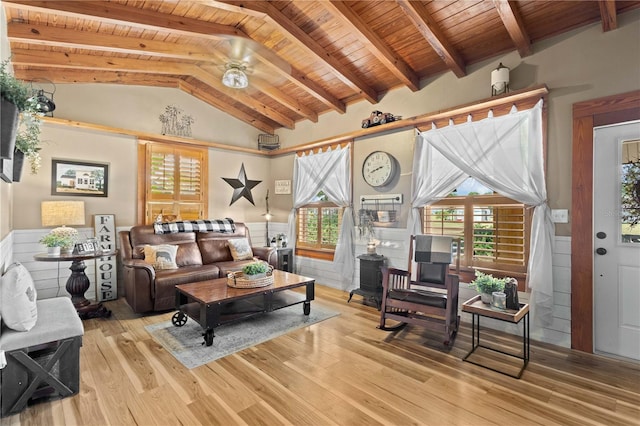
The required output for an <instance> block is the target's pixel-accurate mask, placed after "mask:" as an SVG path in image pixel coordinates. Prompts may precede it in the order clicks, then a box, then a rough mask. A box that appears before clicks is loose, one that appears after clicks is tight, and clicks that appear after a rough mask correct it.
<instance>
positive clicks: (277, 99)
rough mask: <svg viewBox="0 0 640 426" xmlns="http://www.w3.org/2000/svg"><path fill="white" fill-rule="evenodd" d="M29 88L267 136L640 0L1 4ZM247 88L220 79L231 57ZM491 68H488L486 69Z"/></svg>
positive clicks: (15, 60) (606, 26) (605, 26)
mask: <svg viewBox="0 0 640 426" xmlns="http://www.w3.org/2000/svg"><path fill="white" fill-rule="evenodd" d="M2 4H3V6H4V8H5V14H6V17H7V22H8V24H7V28H8V37H9V40H10V43H11V52H12V56H11V62H12V64H13V67H14V70H15V73H16V75H17V76H18V77H19V78H21V79H24V80H27V81H35V82H38V81H51V82H53V83H112V84H124V85H145V86H161V87H175V88H178V89H180V90H183V91H185V92H187V93H189V94H191V95H192V96H195V97H197V98H199V99H201V100H202V101H204V102H206V103H208V104H210V105H212V106H213V107H215V108H218V109H220V110H222V111H225V112H226V113H228V114H230V115H232V116H234V117H236V118H238V119H239V120H242V121H244V122H246V123H249V124H251V125H252V126H254V127H256V128H257V129H259V130H260V131H262V132H266V133H270V134H273V133H274V131H275V130H276V129H279V128H288V129H292V128H294V126H295V124H296V123H297V122H299V121H302V120H310V121H312V122H317V121H318V115H320V114H323V113H326V112H329V111H337V112H339V113H344V112H345V111H346V108H347V105H349V104H350V103H353V102H357V101H361V100H366V101H368V102H369V103H370V104H371V105H372V109H376V107H375V104H376V103H377V102H379V101H380V100H381V99H382V98H383V97H384V95H385V93H387V92H388V91H390V90H393V89H396V88H399V87H407V88H409V89H410V90H411V91H414V92H415V91H417V90H420V88H422V87H423V86H424V84H426V83H425V80H426V79H427V78H430V77H433V76H436V75H439V74H442V73H445V72H453V73H454V74H455V75H456V76H457V77H463V76H464V75H465V74H466V73H467V66H468V65H469V64H472V63H475V62H478V61H482V60H486V59H489V58H491V57H494V56H496V55H500V54H504V53H507V52H509V51H512V50H517V51H518V52H519V54H520V56H521V57H525V56H527V55H530V54H532V53H533V52H534V50H535V49H534V48H533V47H532V43H535V42H537V41H540V40H543V39H545V38H548V37H552V36H555V35H558V34H560V33H563V32H566V31H569V30H572V29H575V28H578V27H581V26H584V25H588V24H592V23H594V22H598V21H600V22H601V23H602V30H603V31H610V30H615V29H616V27H617V17H618V15H619V14H621V13H624V12H627V11H629V10H632V9H636V8H638V7H640V1H615V0H601V1H557V0H551V1H532V0H525V1H503V0H493V1H490V0H484V1H483V0H436V1H407V0H395V1H389V0H379V1H376V0H371V1H333V0H332V1H308V0H294V1H255V0H249V1H213V0H199V1H177V0H153V1H151V0H115V1H91V0H87V1H75V0H72V1H62V0H53V1H37V0H3V1H2ZM234 61H235V62H236V63H241V65H244V66H246V67H247V68H246V69H247V74H248V78H249V86H248V87H247V88H245V89H230V88H228V87H225V86H224V85H223V84H222V82H221V78H222V74H223V73H224V71H225V66H226V65H227V64H228V63H230V62H234ZM496 65H497V64H496Z"/></svg>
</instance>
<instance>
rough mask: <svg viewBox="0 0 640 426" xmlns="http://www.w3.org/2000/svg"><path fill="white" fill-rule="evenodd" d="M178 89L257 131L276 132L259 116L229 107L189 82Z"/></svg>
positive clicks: (184, 82) (180, 84)
mask: <svg viewBox="0 0 640 426" xmlns="http://www.w3.org/2000/svg"><path fill="white" fill-rule="evenodd" d="M178 88H179V89H180V90H182V91H183V92H185V93H188V94H189V95H191V96H193V97H195V98H198V99H200V100H201V101H203V102H205V103H207V104H209V105H211V106H213V107H215V108H217V109H219V110H220V111H223V112H226V113H228V114H230V115H231V116H233V117H235V118H237V119H238V120H240V121H244V122H245V123H247V124H249V125H251V126H253V127H255V128H256V129H259V130H262V131H263V132H265V133H269V134H270V135H272V134H273V133H274V132H275V128H274V126H273V125H271V124H268V123H267V122H266V121H264V120H261V119H260V118H259V116H256V115H255V114H248V113H246V112H244V111H242V110H240V109H237V108H235V107H233V106H231V105H229V104H228V103H226V102H222V101H221V100H220V98H219V97H217V96H214V95H212V94H210V93H207V92H205V91H203V90H202V88H200V87H197V86H195V85H194V84H192V83H189V82H188V81H184V80H181V81H179V83H178Z"/></svg>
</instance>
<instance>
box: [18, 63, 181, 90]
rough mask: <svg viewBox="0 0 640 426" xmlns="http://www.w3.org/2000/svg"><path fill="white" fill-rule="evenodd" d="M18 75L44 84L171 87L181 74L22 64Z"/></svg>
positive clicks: (175, 86) (175, 83) (176, 85)
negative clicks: (92, 69) (89, 70)
mask: <svg viewBox="0 0 640 426" xmlns="http://www.w3.org/2000/svg"><path fill="white" fill-rule="evenodd" d="M14 71H15V73H16V77H18V78H19V79H21V80H24V81H30V82H33V83H38V82H42V83H43V84H45V83H47V82H51V83H54V84H74V83H104V84H124V85H132V86H150V87H171V88H174V89H176V88H178V80H179V79H180V76H175V75H161V74H143V73H138V72H133V73H129V72H122V71H93V72H90V73H89V72H87V70H86V69H81V68H78V69H73V68H53V69H52V68H45V67H42V68H34V67H32V66H29V67H28V68H22V66H16V67H14Z"/></svg>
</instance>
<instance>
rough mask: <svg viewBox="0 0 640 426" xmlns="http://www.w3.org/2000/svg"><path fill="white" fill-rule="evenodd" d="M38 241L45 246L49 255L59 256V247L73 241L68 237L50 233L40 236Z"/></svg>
mask: <svg viewBox="0 0 640 426" xmlns="http://www.w3.org/2000/svg"><path fill="white" fill-rule="evenodd" d="M40 243H41V244H43V245H45V246H47V254H48V255H49V256H60V248H61V247H67V246H69V245H70V244H73V241H72V239H71V238H70V237H67V236H64V235H56V234H51V233H50V234H47V235H45V236H44V237H42V238H40Z"/></svg>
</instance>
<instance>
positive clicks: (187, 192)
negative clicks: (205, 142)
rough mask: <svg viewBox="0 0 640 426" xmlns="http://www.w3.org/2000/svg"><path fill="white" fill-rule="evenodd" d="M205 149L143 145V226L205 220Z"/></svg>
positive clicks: (154, 144)
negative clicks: (160, 222) (158, 220)
mask: <svg viewBox="0 0 640 426" xmlns="http://www.w3.org/2000/svg"><path fill="white" fill-rule="evenodd" d="M207 158H208V153H207V150H206V149H199V148H182V147H176V146H173V145H168V144H162V143H151V142H148V143H146V147H145V171H146V172H145V182H144V188H145V190H144V194H145V201H144V202H145V205H144V222H145V223H147V224H149V223H153V222H154V220H155V219H156V218H157V217H158V216H162V217H163V220H164V221H171V220H196V219H204V218H206V217H207V215H208V213H207V196H206V194H207V192H208V191H207V187H206V175H207V172H206V171H207Z"/></svg>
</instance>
